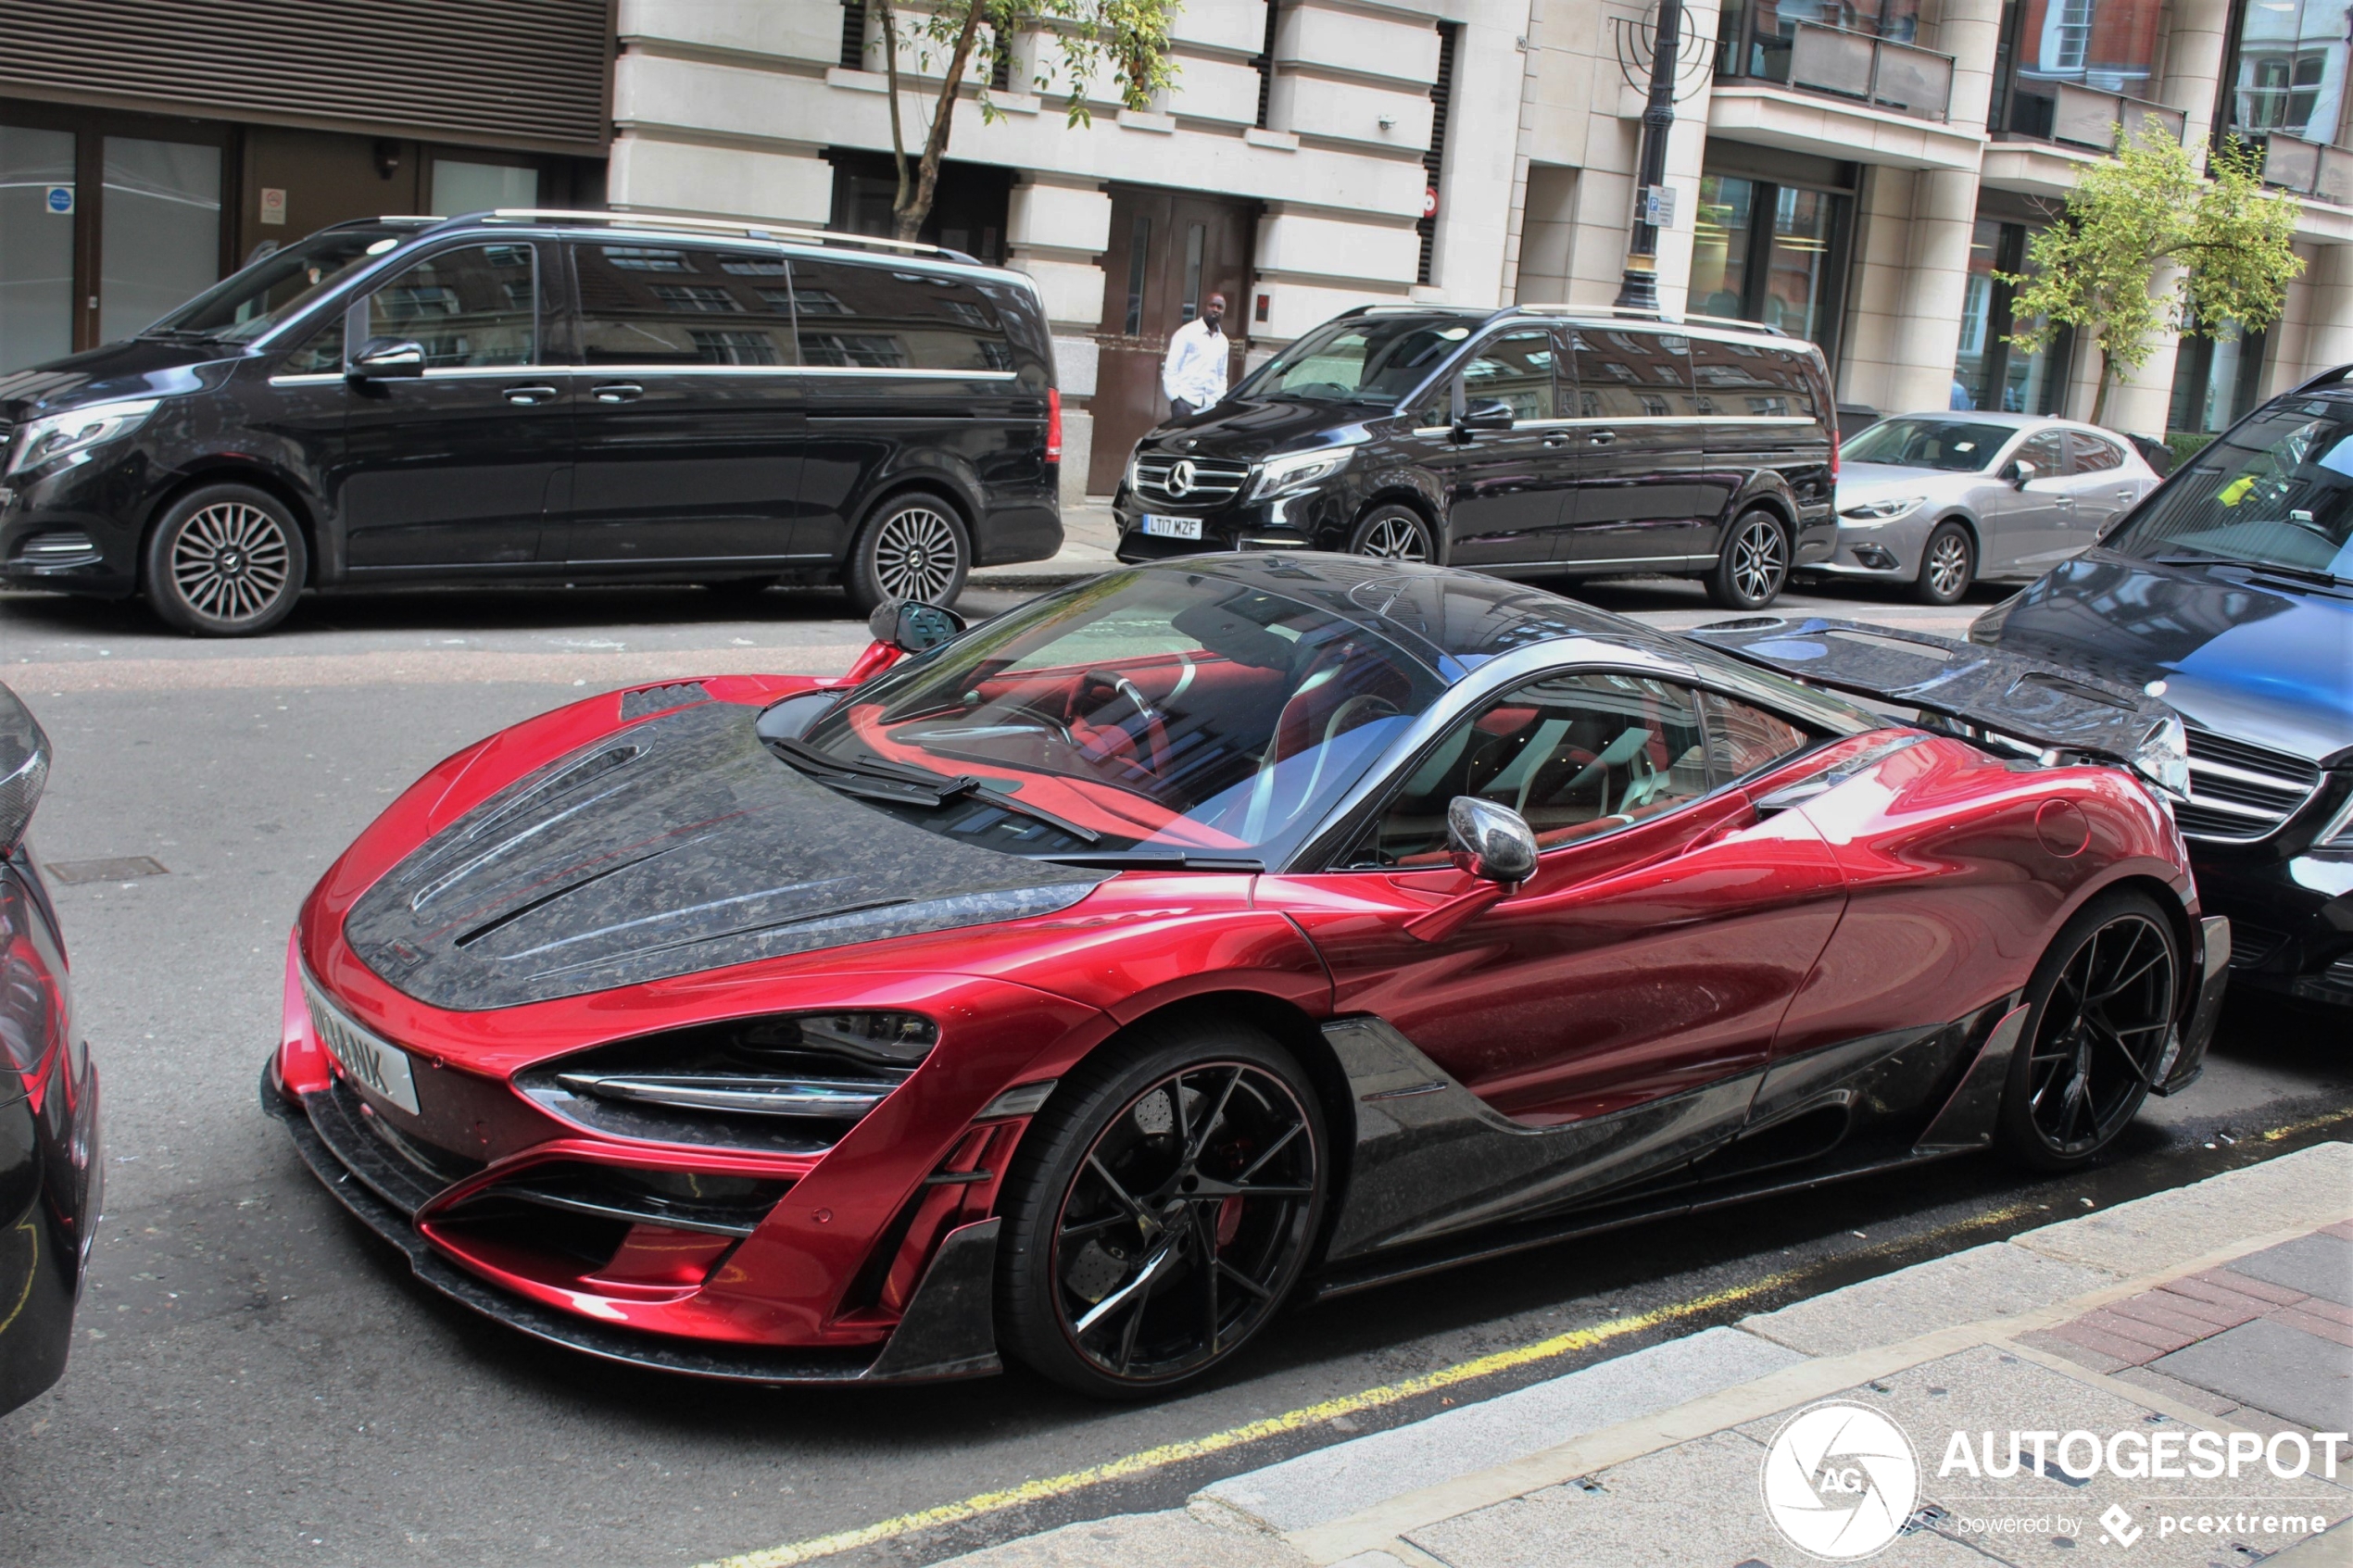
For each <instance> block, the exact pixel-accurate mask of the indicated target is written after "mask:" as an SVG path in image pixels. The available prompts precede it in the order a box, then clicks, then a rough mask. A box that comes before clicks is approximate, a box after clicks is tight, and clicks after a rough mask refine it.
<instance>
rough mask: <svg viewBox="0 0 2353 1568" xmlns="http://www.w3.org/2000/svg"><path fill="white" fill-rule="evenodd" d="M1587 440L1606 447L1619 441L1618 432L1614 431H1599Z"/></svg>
mask: <svg viewBox="0 0 2353 1568" xmlns="http://www.w3.org/2000/svg"><path fill="white" fill-rule="evenodd" d="M1585 439H1586V440H1588V441H1590V442H1592V444H1593V445H1596V446H1606V445H1609V444H1610V443H1611V442H1613V441H1615V440H1617V432H1616V431H1614V430H1597V431H1595V432H1593V433H1592V434H1591V435H1588V436H1587V437H1586V438H1585Z"/></svg>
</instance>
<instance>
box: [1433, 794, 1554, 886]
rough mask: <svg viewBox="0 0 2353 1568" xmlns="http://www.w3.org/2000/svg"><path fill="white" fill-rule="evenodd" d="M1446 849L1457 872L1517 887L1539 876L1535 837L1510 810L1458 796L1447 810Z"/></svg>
mask: <svg viewBox="0 0 2353 1568" xmlns="http://www.w3.org/2000/svg"><path fill="white" fill-rule="evenodd" d="M1446 849H1447V853H1448V854H1449V855H1450V856H1451V857H1452V858H1453V862H1454V866H1455V869H1456V870H1458V871H1463V872H1468V873H1469V874H1471V875H1472V876H1475V877H1478V878H1479V879H1480V880H1481V881H1485V882H1492V883H1498V884H1502V885H1503V886H1504V887H1507V888H1508V887H1517V886H1518V885H1519V884H1521V883H1523V882H1526V881H1527V880H1528V879H1529V877H1531V876H1534V875H1535V874H1536V833H1535V830H1534V829H1532V828H1530V827H1529V825H1528V819H1526V818H1525V817H1522V816H1521V815H1520V814H1519V813H1518V812H1517V811H1515V810H1513V809H1511V808H1510V807H1508V806H1498V805H1496V804H1495V803H1494V802H1493V801H1491V800H1481V799H1480V798H1479V797H1478V796H1476V795H1458V796H1456V797H1454V798H1453V801H1452V802H1451V803H1450V804H1449V805H1448V806H1447V808H1446Z"/></svg>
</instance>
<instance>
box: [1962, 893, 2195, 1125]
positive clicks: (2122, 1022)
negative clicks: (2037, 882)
mask: <svg viewBox="0 0 2353 1568" xmlns="http://www.w3.org/2000/svg"><path fill="white" fill-rule="evenodd" d="M2180 972H2181V963H2180V957H2179V954H2178V953H2177V951H2176V947H2175V940H2174V935H2173V930H2172V927H2171V925H2170V924H2168V923H2167V922H2166V919H2165V916H2164V914H2163V912H2162V911H2161V910H2159V909H2158V908H2157V906H2156V904H2155V903H2154V902H2152V901H2151V900H2150V899H2149V898H2148V897H2147V896H2146V895H2145V894H2141V893H2137V892H2118V893H2111V894H2107V895H2103V896H2102V897H2099V898H2096V899H2095V900H2094V901H2093V902H2092V903H2091V904H2089V905H2087V906H2086V907H2085V908H2084V909H2082V911H2081V912H2080V913H2078V914H2077V915H2076V917H2075V918H2074V919H2073V920H2071V921H2070V922H2068V923H2067V925H2066V927H2065V928H2064V929H2063V930H2061V931H2060V933H2059V935H2058V939H2057V941H2055V942H2053V943H2052V944H2051V947H2050V950H2049V951H2048V952H2046V953H2045V954H2044V955H2043V961H2042V962H2041V964H2039V965H2038V966H2036V969H2035V972H2034V978H2033V979H2032V981H2031V982H2029V984H2028V985H2027V993H2026V999H2027V1001H2028V1003H2029V1004H2030V1005H2031V1006H2032V1009H2033V1011H2032V1012H2031V1013H2030V1014H2029V1015H2028V1018H2027V1024H2026V1030H2025V1033H2024V1035H2023V1037H2022V1038H2020V1041H2019V1045H2018V1049H2017V1052H2016V1054H2015V1055H2014V1056H2013V1058H2012V1059H2011V1061H2010V1074H2009V1082H2008V1085H2007V1090H2006V1093H2005V1095H2004V1098H2003V1105H2002V1133H2003V1140H2004V1142H2005V1143H2006V1144H2007V1146H2008V1148H2009V1149H2010V1151H2011V1152H2012V1153H2013V1154H2015V1155H2017V1156H2018V1157H2019V1158H2020V1159H2021V1160H2024V1161H2025V1162H2026V1163H2028V1164H2030V1165H2034V1166H2038V1167H2041V1168H2042V1169H2045V1170H2059V1169H2063V1168H2065V1167H2068V1166H2071V1165H2080V1164H2082V1163H2083V1162H2084V1161H2086V1160H2091V1159H2093V1158H2094V1157H2095V1156H2096V1155H2097V1154H2099V1152H2100V1151H2101V1150H2102V1149H2104V1148H2107V1147H2108V1145H2109V1144H2110V1143H2112V1142H2114V1141H2115V1139H2116V1136H2117V1135H2118V1134H2119V1133H2120V1132H2122V1131H2123V1130H2124V1127H2125V1124H2126V1123H2129V1122H2131V1121H2132V1119H2133V1112H2134V1111H2136V1110H2140V1108H2141V1101H2142V1100H2143V1099H2144V1098H2146V1096H2147V1094H2148V1091H2149V1087H2150V1085H2151V1084H2153V1083H2154V1082H2155V1080H2156V1075H2157V1069H2158V1063H2159V1061H2161V1060H2163V1058H2164V1055H2165V1046H2166V1042H2167V1041H2168V1040H2169V1039H2170V1038H2171V1035H2172V1031H2173V1027H2174V1011H2175V1007H2176V1001H2177V998H2178V997H2179V995H2180V991H2179V979H2178V977H2179V975H2180Z"/></svg>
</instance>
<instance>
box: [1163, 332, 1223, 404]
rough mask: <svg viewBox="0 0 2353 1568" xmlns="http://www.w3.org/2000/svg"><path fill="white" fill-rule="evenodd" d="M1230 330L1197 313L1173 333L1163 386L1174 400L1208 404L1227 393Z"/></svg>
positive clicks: (1170, 336)
mask: <svg viewBox="0 0 2353 1568" xmlns="http://www.w3.org/2000/svg"><path fill="white" fill-rule="evenodd" d="M1226 348H1227V344H1226V334H1225V333H1223V332H1219V331H1218V330H1217V329H1216V328H1214V327H1213V326H1211V325H1210V324H1209V323H1208V322H1207V321H1204V320H1201V319H1200V318H1198V317H1196V318H1194V319H1193V320H1189V321H1188V322H1186V323H1185V324H1184V325H1183V326H1181V327H1179V328H1177V329H1176V332H1173V333H1171V334H1170V335H1169V339H1168V358H1167V360H1166V361H1165V362H1164V363H1163V364H1162V366H1161V368H1160V389H1161V390H1162V391H1163V392H1164V393H1166V394H1168V400H1169V401H1170V402H1172V403H1177V402H1183V403H1189V404H1191V405H1192V406H1193V407H1194V408H1208V407H1209V406H1210V405H1211V404H1212V403H1214V402H1216V401H1217V400H1218V399H1219V398H1221V397H1223V396H1225V395H1226Z"/></svg>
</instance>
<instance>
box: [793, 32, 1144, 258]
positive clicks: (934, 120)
mask: <svg viewBox="0 0 2353 1568" xmlns="http://www.w3.org/2000/svg"><path fill="white" fill-rule="evenodd" d="M784 3H785V4H786V5H805V4H807V3H808V0H784ZM1180 4H1181V0H866V8H867V10H868V11H869V12H870V13H871V14H873V15H874V17H875V19H876V20H877V21H879V22H880V23H881V35H880V36H879V37H878V38H876V39H875V42H874V43H873V44H871V45H869V47H870V48H872V49H878V50H879V51H880V52H881V54H882V56H883V60H884V66H883V69H884V70H885V72H886V73H887V75H888V76H889V78H890V150H891V156H892V157H893V158H894V159H895V160H896V162H897V165H898V169H899V194H898V195H897V197H896V198H895V199H894V200H893V201H892V203H891V207H890V211H891V220H892V221H893V223H894V224H895V225H896V227H897V230H898V237H899V238H900V239H902V240H912V239H913V238H914V237H915V235H916V234H917V233H918V232H921V230H922V229H923V226H924V220H925V219H926V218H929V217H930V216H931V204H932V197H933V195H934V194H935V193H936V192H937V189H938V186H939V165H940V160H941V159H942V158H944V157H947V154H948V137H949V133H950V130H951V129H952V127H953V124H954V120H955V113H956V101H957V99H958V98H959V97H960V96H962V95H963V91H964V87H965V82H966V79H967V78H971V79H972V80H973V86H974V96H975V101H976V102H977V103H978V104H979V105H980V116H981V121H982V123H984V124H993V123H995V122H996V121H997V120H999V119H1003V118H1004V114H1003V110H1002V109H1001V108H1000V107H998V105H997V104H996V102H995V101H994V100H993V99H992V98H991V97H990V95H989V88H988V84H989V83H990V82H994V81H996V80H997V79H998V77H999V76H1000V74H1004V73H1005V72H1007V71H1010V70H1011V69H1012V68H1013V40H1014V38H1015V37H1016V36H1019V35H1021V34H1024V33H1026V34H1028V35H1029V36H1030V37H1032V38H1034V39H1036V40H1037V41H1038V51H1037V55H1036V57H1035V58H1033V59H1032V60H1031V61H1030V62H1029V78H1028V80H1029V82H1030V84H1031V85H1032V86H1034V87H1035V88H1036V89H1037V90H1038V92H1039V93H1040V94H1059V95H1061V96H1062V98H1063V114H1064V118H1065V119H1066V120H1067V122H1068V123H1069V124H1071V125H1073V126H1079V125H1086V124H1089V123H1091V121H1092V119H1093V115H1092V114H1091V112H1090V111H1089V109H1088V103H1087V88H1088V83H1089V82H1091V81H1093V80H1094V79H1095V77H1096V76H1098V75H1099V74H1100V73H1101V72H1102V71H1103V70H1104V69H1106V68H1108V69H1109V70H1110V72H1111V79H1112V82H1113V84H1114V86H1115V87H1116V88H1117V89H1118V92H1119V100H1120V102H1121V103H1123V104H1125V105H1126V107H1129V108H1131V109H1140V108H1145V107H1149V106H1150V105H1151V98H1152V94H1154V93H1156V92H1158V91H1159V90H1160V89H1161V88H1164V87H1165V86H1167V85H1168V83H1169V82H1170V81H1172V80H1173V79H1174V76H1175V68H1174V67H1173V66H1172V64H1171V63H1170V61H1169V58H1168V26H1169V22H1170V19H1172V18H1174V17H1175V15H1176V10H1177V7H1178V6H1179V5H1180ZM902 47H903V48H904V49H906V50H907V51H908V52H909V53H911V54H912V56H913V57H914V61H915V66H916V69H918V70H921V71H923V72H925V73H926V74H928V73H929V72H930V71H931V70H932V69H934V68H935V67H937V68H938V69H939V72H940V82H939V91H938V93H937V95H936V97H935V99H934V101H933V103H932V107H931V125H930V127H929V129H928V130H926V131H925V134H924V142H923V149H922V151H921V152H919V153H918V154H916V155H915V157H914V159H913V162H912V167H911V165H910V162H909V157H908V152H907V133H906V129H905V126H904V125H903V123H902V120H901V113H900V83H899V61H900V50H901V49H902Z"/></svg>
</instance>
